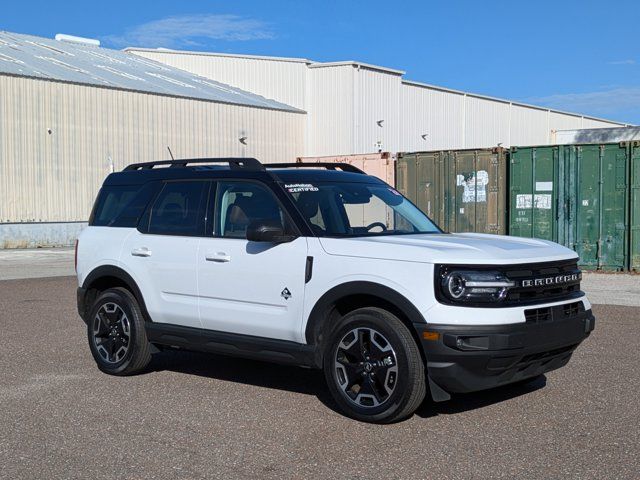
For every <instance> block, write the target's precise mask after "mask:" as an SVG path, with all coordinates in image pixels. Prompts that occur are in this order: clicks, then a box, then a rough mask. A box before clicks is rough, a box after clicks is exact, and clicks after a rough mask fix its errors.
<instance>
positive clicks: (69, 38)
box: [55, 33, 100, 47]
mask: <svg viewBox="0 0 640 480" xmlns="http://www.w3.org/2000/svg"><path fill="white" fill-rule="evenodd" d="M55 39H56V40H57V41H59V42H70V43H83V44H85V45H93V46H94V47H99V46H100V40H97V39H95V38H85V37H76V36H75V35H66V34H64V33H56V36H55Z"/></svg>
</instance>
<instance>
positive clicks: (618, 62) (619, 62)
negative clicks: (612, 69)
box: [608, 58, 636, 65]
mask: <svg viewBox="0 0 640 480" xmlns="http://www.w3.org/2000/svg"><path fill="white" fill-rule="evenodd" d="M608 63H609V65H635V64H636V61H635V60H633V59H632V58H629V59H627V60H614V61H613V62H608Z"/></svg>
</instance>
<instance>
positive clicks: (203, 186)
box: [149, 182, 209, 236]
mask: <svg viewBox="0 0 640 480" xmlns="http://www.w3.org/2000/svg"><path fill="white" fill-rule="evenodd" d="M208 189H209V182H168V183H166V184H165V185H164V188H163V189H162V191H161V192H160V194H159V195H158V197H157V198H156V201H155V202H154V204H153V207H152V209H151V214H150V216H149V233H152V234H156V235H186V236H197V235H203V234H204V223H205V218H204V208H203V205H204V202H205V200H206V198H205V197H206V195H207V193H208Z"/></svg>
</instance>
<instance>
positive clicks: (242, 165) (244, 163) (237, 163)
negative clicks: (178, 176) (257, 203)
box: [123, 157, 264, 171]
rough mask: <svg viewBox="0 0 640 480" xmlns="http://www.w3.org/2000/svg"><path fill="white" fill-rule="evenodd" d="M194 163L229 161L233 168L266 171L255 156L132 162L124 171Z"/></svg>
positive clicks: (174, 166)
mask: <svg viewBox="0 0 640 480" xmlns="http://www.w3.org/2000/svg"><path fill="white" fill-rule="evenodd" d="M194 163H228V164H229V168H230V169H231V170H249V171H264V165H263V164H262V163H260V162H259V161H258V160H257V159H255V158H242V157H240V158H191V159H180V160H159V161H157V162H144V163H132V164H131V165H128V166H127V167H125V168H124V170H123V171H130V170H151V169H152V168H154V167H157V166H158V165H169V168H185V167H187V166H188V165H189V164H194Z"/></svg>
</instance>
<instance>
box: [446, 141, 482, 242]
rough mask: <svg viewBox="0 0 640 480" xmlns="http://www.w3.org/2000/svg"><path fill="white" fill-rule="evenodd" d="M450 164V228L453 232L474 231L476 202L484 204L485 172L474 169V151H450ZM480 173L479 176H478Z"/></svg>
mask: <svg viewBox="0 0 640 480" xmlns="http://www.w3.org/2000/svg"><path fill="white" fill-rule="evenodd" d="M449 155H450V157H449V158H450V165H452V167H453V171H452V174H451V175H450V177H449V178H450V179H451V181H453V182H455V183H454V186H453V188H451V190H450V191H451V193H452V195H451V198H452V200H453V203H450V204H449V205H450V207H451V210H450V212H451V215H450V216H449V218H450V221H451V230H452V231H454V232H475V231H476V217H477V215H476V209H477V208H478V204H480V205H481V207H480V208H482V206H486V203H487V198H486V182H485V181H486V176H487V172H486V171H483V172H478V171H477V169H476V152H475V151H460V152H450V153H449ZM478 173H480V175H481V178H480V179H479V178H478Z"/></svg>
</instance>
